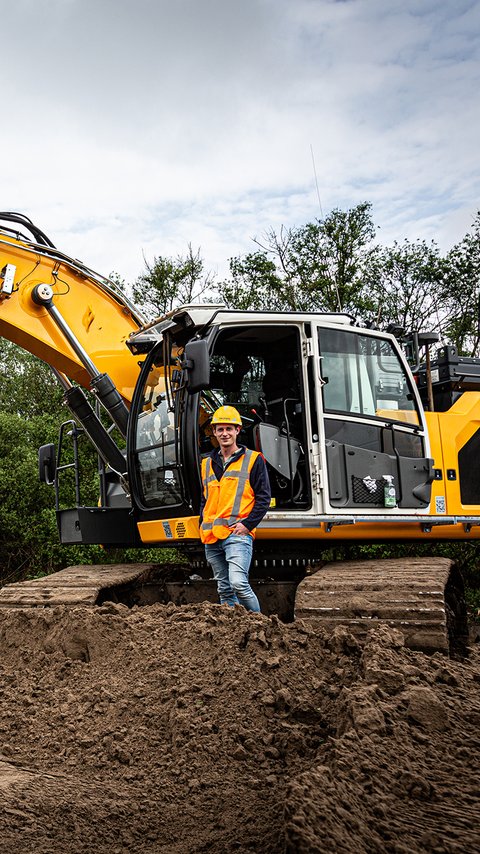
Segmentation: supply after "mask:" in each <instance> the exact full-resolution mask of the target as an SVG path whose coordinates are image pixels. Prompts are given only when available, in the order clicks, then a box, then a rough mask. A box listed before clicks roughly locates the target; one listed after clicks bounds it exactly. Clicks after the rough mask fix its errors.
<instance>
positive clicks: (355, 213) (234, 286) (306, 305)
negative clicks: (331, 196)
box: [222, 202, 377, 314]
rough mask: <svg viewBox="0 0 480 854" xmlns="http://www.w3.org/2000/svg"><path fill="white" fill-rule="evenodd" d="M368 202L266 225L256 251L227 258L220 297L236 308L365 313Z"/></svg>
mask: <svg viewBox="0 0 480 854" xmlns="http://www.w3.org/2000/svg"><path fill="white" fill-rule="evenodd" d="M374 237H375V226H374V224H373V220H372V216H371V205H370V204H369V203H368V202H363V203H362V204H360V205H357V206H356V207H354V208H351V209H350V210H347V211H341V210H339V209H335V210H333V211H332V212H331V213H330V214H328V216H326V217H325V218H324V219H322V220H317V221H315V222H311V223H307V224H306V225H304V226H302V227H300V228H293V229H285V228H282V229H281V230H280V232H279V233H277V232H276V231H275V230H274V229H271V230H270V231H269V232H267V234H266V235H265V238H264V240H263V241H259V240H257V241H256V243H257V245H258V246H259V250H257V251H256V252H254V253H250V254H249V255H246V256H244V257H236V258H232V259H231V261H230V274H231V275H230V278H229V279H228V280H227V281H226V282H224V283H223V285H222V296H223V297H224V299H226V301H227V304H228V305H229V306H231V307H235V308H263V307H264V306H266V305H268V306H269V307H271V308H274V309H284V310H287V311H298V310H302V311H326V312H338V311H341V312H350V313H355V314H359V313H365V312H366V311H368V310H369V311H372V310H373V304H372V302H371V299H370V292H369V288H368V285H367V282H366V279H365V270H366V268H367V265H368V263H369V262H370V261H371V256H372V254H373V255H374V254H375V253H376V251H377V250H376V247H375V246H374V244H373V239H374Z"/></svg>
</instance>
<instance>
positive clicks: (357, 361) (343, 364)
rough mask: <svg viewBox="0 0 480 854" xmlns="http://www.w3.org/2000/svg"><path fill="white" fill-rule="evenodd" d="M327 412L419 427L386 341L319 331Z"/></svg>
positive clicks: (405, 384) (394, 355) (410, 394)
mask: <svg viewBox="0 0 480 854" xmlns="http://www.w3.org/2000/svg"><path fill="white" fill-rule="evenodd" d="M318 335H319V344H320V353H321V356H320V364H321V376H322V379H323V382H324V385H323V387H322V393H323V406H324V410H325V411H326V412H331V413H335V414H348V415H357V416H361V417H372V418H381V419H382V420H390V421H399V422H402V423H405V424H411V425H419V424H420V418H419V414H418V410H417V406H416V402H415V397H414V395H413V392H412V388H411V386H410V384H409V379H408V376H407V374H406V371H405V368H404V366H403V364H402V362H401V361H400V359H399V356H398V354H397V352H396V351H395V349H394V348H393V346H392V343H391V342H390V341H389V340H386V339H382V338H376V337H373V336H368V335H362V334H360V333H358V332H354V331H350V330H349V331H346V330H343V329H342V330H338V329H319V332H318Z"/></svg>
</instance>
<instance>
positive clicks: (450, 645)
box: [0, 558, 468, 653]
mask: <svg viewBox="0 0 480 854" xmlns="http://www.w3.org/2000/svg"><path fill="white" fill-rule="evenodd" d="M252 584H253V587H254V589H255V591H256V593H257V595H258V596H259V599H260V604H261V608H262V611H263V613H264V614H266V615H271V614H277V615H278V616H279V617H280V619H282V620H283V621H285V622H290V621H291V620H292V618H295V619H302V620H306V621H308V622H310V623H313V624H314V625H318V626H324V627H326V628H334V627H335V626H338V625H345V626H348V627H349V629H350V630H351V631H352V632H353V633H354V634H356V635H360V636H364V635H365V634H366V632H367V631H368V630H369V629H370V628H372V626H373V625H375V624H378V622H385V623H387V624H388V625H389V626H392V627H394V628H398V629H400V630H401V631H402V632H403V634H404V636H405V643H406V645H407V646H409V647H412V648H413V649H419V650H423V651H425V652H434V651H436V650H440V651H442V652H445V653H448V652H457V651H460V652H462V650H463V649H464V647H465V645H466V642H467V638H468V625H467V615H466V606H465V601H464V597H463V582H462V579H461V576H460V573H459V572H458V570H457V568H456V567H455V565H454V564H453V562H452V561H450V560H447V559H445V558H410V559H408V560H407V559H402V560H371V561H336V562H334V563H329V564H325V565H324V566H322V567H321V568H319V569H318V570H316V571H314V572H313V573H312V574H311V575H307V576H306V577H305V578H304V579H303V580H302V581H300V583H299V584H298V587H296V582H295V581H284V582H278V581H273V580H271V579H270V580H268V581H256V582H255V581H253V580H252ZM295 588H296V592H295ZM106 601H113V602H122V603H124V604H125V605H128V606H133V605H149V604H152V603H153V602H162V603H168V602H173V603H175V604H176V605H186V604H194V603H198V602H204V601H210V602H217V601H218V600H217V595H216V586H215V583H214V581H213V580H211V578H210V579H208V578H202V577H200V576H199V575H196V574H195V572H192V568H191V567H188V566H185V565H183V566H176V565H175V566H174V565H168V566H166V565H154V564H117V565H108V564H103V565H97V566H70V567H67V568H66V569H63V570H61V571H60V572H56V573H54V574H53V575H49V576H46V577H44V578H38V579H34V580H32V581H24V582H20V583H17V584H8V585H6V586H5V587H3V588H2V589H1V590H0V608H29V607H54V606H56V605H71V606H75V605H84V606H85V605H87V606H91V607H93V606H95V605H101V604H102V603H104V602H106Z"/></svg>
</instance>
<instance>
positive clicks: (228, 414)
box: [211, 406, 242, 427]
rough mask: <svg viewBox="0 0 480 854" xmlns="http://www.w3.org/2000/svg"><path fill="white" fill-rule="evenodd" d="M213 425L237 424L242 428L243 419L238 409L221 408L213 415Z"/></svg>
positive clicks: (231, 407) (230, 407)
mask: <svg viewBox="0 0 480 854" xmlns="http://www.w3.org/2000/svg"><path fill="white" fill-rule="evenodd" d="M211 423H212V424H236V425H237V427H241V426H242V419H241V416H240V413H239V411H238V409H235V407H234V406H220V407H219V409H217V410H216V412H214V413H213V415H212V421H211Z"/></svg>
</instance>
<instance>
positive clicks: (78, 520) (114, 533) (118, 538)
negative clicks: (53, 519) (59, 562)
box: [57, 507, 142, 548]
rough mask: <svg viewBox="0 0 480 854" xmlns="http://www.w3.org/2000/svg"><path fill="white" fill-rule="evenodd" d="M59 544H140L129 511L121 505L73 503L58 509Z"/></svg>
mask: <svg viewBox="0 0 480 854" xmlns="http://www.w3.org/2000/svg"><path fill="white" fill-rule="evenodd" d="M57 524H58V531H59V534H60V542H61V543H63V545H67V546H73V545H94V544H101V545H104V546H119V547H125V548H127V547H128V546H141V545H142V543H141V542H140V537H139V535H138V529H137V526H136V524H135V521H134V518H133V516H132V511H131V510H130V509H127V508H123V507H109V508H100V507H76V508H75V509H72V510H58V511H57Z"/></svg>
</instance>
